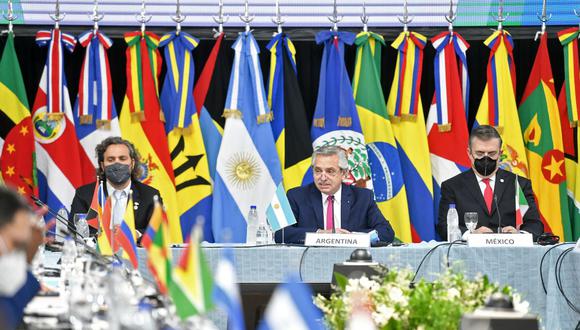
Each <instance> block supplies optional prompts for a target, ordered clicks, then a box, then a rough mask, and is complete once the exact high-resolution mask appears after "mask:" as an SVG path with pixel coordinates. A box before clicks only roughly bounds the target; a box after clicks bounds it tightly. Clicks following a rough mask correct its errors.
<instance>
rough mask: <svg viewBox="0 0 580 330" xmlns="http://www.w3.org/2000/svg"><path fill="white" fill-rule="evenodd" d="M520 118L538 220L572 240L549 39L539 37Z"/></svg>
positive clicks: (547, 227)
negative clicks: (538, 213) (538, 215)
mask: <svg viewBox="0 0 580 330" xmlns="http://www.w3.org/2000/svg"><path fill="white" fill-rule="evenodd" d="M519 115H520V116H519V117H520V124H521V129H522V132H523V138H524V142H525V147H526V156H527V159H528V164H529V178H530V180H531V181H532V188H533V190H534V193H535V196H536V200H537V204H538V210H539V211H540V218H541V219H542V222H543V223H544V229H545V230H546V231H549V232H552V233H554V234H555V235H558V236H560V237H563V238H565V240H566V241H569V240H571V239H572V228H571V224H570V214H569V212H568V197H567V196H568V195H567V191H566V167H565V165H564V147H563V144H562V133H561V132H562V130H561V127H560V118H559V110H558V101H557V100H556V92H555V87H554V77H553V75H552V68H551V67H550V56H549V54H548V36H547V34H545V33H544V34H542V36H541V37H540V45H539V47H538V52H537V54H536V59H535V61H534V66H533V67H532V71H531V73H530V78H529V80H528V83H527V85H526V89H525V91H524V96H523V98H522V102H521V104H520V108H519Z"/></svg>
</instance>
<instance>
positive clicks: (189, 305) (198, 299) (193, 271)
mask: <svg viewBox="0 0 580 330" xmlns="http://www.w3.org/2000/svg"><path fill="white" fill-rule="evenodd" d="M182 33H183V32H182ZM202 231H203V227H202V225H200V224H198V223H196V224H195V225H194V226H193V227H192V231H191V234H190V237H189V238H188V239H187V242H188V243H189V244H188V245H187V247H186V248H185V251H184V252H183V254H182V255H181V259H180V260H179V263H178V264H177V266H176V267H175V268H174V269H173V282H172V285H171V287H170V289H169V292H170V294H171V299H172V300H173V304H174V305H175V307H176V309H177V315H179V317H181V318H182V319H186V318H188V317H190V316H193V315H198V314H203V313H206V312H207V311H208V310H210V309H211V308H212V307H213V297H212V290H213V278H212V276H211V271H210V269H209V266H208V265H207V262H206V260H205V256H204V254H203V251H202V250H201V246H200V242H201V240H202V238H203V237H202Z"/></svg>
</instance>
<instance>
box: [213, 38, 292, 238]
mask: <svg viewBox="0 0 580 330" xmlns="http://www.w3.org/2000/svg"><path fill="white" fill-rule="evenodd" d="M232 48H233V49H234V50H235V58H234V66H233V68H232V74H231V77H230V87H229V90H228V97H227V100H226V106H225V110H224V116H225V117H226V124H225V128H224V135H223V139H222V142H221V146H220V150H219V154H218V158H217V170H216V176H215V186H214V202H213V212H212V226H213V236H214V238H215V240H216V242H223V241H224V239H225V237H224V235H223V230H225V229H229V230H230V232H231V234H232V239H231V241H232V242H245V241H246V227H247V226H246V223H247V219H246V218H245V217H246V216H247V212H248V210H250V206H251V205H256V206H257V209H258V212H259V215H260V216H262V217H263V216H264V213H265V211H266V208H267V207H268V205H269V204H270V203H271V202H272V199H273V197H274V194H275V192H276V188H277V187H278V185H280V184H282V173H281V167H280V162H279V160H278V154H277V153H276V146H275V144H274V136H273V135H272V128H271V126H270V120H271V119H272V113H271V112H270V109H269V108H268V104H267V102H266V93H265V90H264V83H263V81H262V71H261V69H260V62H259V59H258V52H259V48H258V44H257V42H256V40H255V39H254V36H253V35H252V33H250V32H245V33H241V34H240V36H239V37H238V39H237V40H236V41H235V42H234V45H233V46H232Z"/></svg>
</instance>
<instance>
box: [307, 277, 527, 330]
mask: <svg viewBox="0 0 580 330" xmlns="http://www.w3.org/2000/svg"><path fill="white" fill-rule="evenodd" d="M412 278H413V273H412V272H411V271H410V270H408V269H404V270H397V269H391V270H390V271H388V272H385V273H384V274H383V275H382V276H378V277H373V278H370V279H369V278H367V277H364V276H363V277H361V278H359V279H348V280H347V279H346V278H344V277H342V276H340V275H338V276H337V283H338V285H337V287H336V288H335V289H336V290H335V292H334V293H333V294H332V295H331V296H330V298H325V297H323V296H321V295H318V296H317V297H315V298H314V302H315V304H316V305H317V306H318V307H319V308H320V309H321V310H322V312H323V313H324V315H325V321H326V323H327V325H328V326H329V328H331V329H345V327H346V326H347V324H348V322H349V319H350V318H351V316H352V315H353V314H354V313H361V312H362V313H366V314H367V315H368V316H369V320H371V321H372V322H373V323H374V325H375V326H376V328H377V329H457V328H458V327H459V322H460V319H461V316H462V315H463V314H464V313H470V312H473V311H474V310H475V309H476V308H479V307H481V306H483V305H484V303H485V300H486V299H487V298H488V297H489V296H491V295H492V294H493V293H496V292H499V293H502V294H505V295H508V296H511V297H512V301H513V304H514V309H515V310H516V311H518V312H521V313H527V312H528V310H529V304H528V302H526V301H524V300H522V297H521V296H520V295H519V294H514V293H513V290H512V289H511V288H510V287H508V286H505V287H501V288H500V286H499V285H498V284H496V283H491V282H490V281H489V280H488V278H487V276H480V275H478V276H476V277H475V278H474V279H468V278H467V277H465V276H464V275H463V274H458V273H454V272H452V271H448V272H446V273H444V274H442V275H441V276H440V277H439V278H438V279H437V280H435V281H433V282H427V281H425V280H421V281H419V282H417V283H414V284H413V285H412V283H411V280H412Z"/></svg>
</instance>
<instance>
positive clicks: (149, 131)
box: [119, 31, 183, 243]
mask: <svg viewBox="0 0 580 330" xmlns="http://www.w3.org/2000/svg"><path fill="white" fill-rule="evenodd" d="M125 41H126V42H127V51H126V58H127V93H126V96H125V100H124V102H123V108H122V110H121V115H120V118H119V123H120V126H121V132H122V133H123V137H124V138H125V139H127V140H129V141H131V142H133V144H134V145H135V147H136V148H137V150H139V153H140V155H141V163H142V164H143V175H142V177H141V178H139V179H140V180H141V181H142V182H143V183H145V184H147V185H150V186H152V187H154V188H156V189H157V190H159V192H160V194H161V196H162V197H163V203H164V205H165V207H166V210H167V217H168V219H169V226H170V227H169V231H170V233H169V238H170V242H172V243H181V242H183V236H182V235H181V226H180V221H179V212H178V203H177V195H176V190H175V179H174V175H173V165H172V162H171V156H170V153H169V145H168V142H167V135H166V134H165V127H164V125H163V121H162V118H163V113H162V112H161V105H160V103H159V95H158V92H157V91H158V81H157V78H158V76H159V73H160V70H161V56H160V55H159V51H158V50H157V45H158V44H159V37H158V36H157V35H155V34H153V33H151V32H145V34H143V35H142V33H141V31H137V32H129V33H126V34H125Z"/></svg>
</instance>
